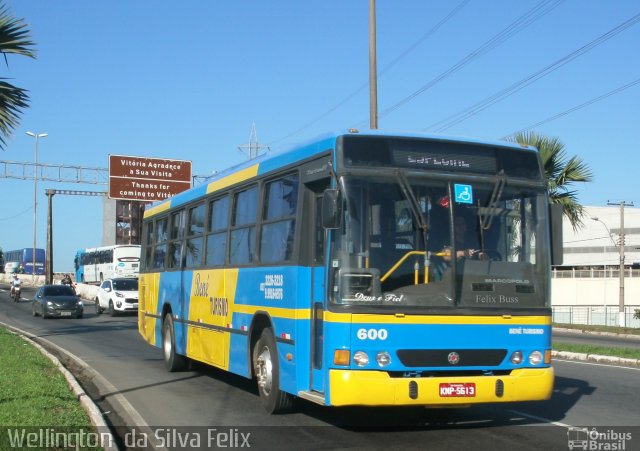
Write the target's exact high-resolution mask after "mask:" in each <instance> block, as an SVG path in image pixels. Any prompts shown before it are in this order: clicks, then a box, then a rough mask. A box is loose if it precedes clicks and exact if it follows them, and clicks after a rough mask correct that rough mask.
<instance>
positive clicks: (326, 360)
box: [322, 312, 360, 405]
mask: <svg viewBox="0 0 640 451" xmlns="http://www.w3.org/2000/svg"><path fill="white" fill-rule="evenodd" d="M332 316H333V315H332V314H331V313H329V312H325V314H324V325H323V327H324V342H323V346H324V350H323V351H324V352H323V357H322V360H323V369H324V371H323V372H322V376H323V379H324V388H325V403H326V405H331V384H330V382H329V377H330V370H331V368H336V367H337V368H344V367H341V366H336V365H335V364H334V363H333V358H334V353H335V351H336V350H339V349H347V350H352V351H351V357H353V353H354V352H355V351H359V350H360V349H352V344H351V341H350V337H351V335H352V333H351V327H352V325H351V320H350V318H351V315H350V314H341V315H338V316H337V318H336V319H337V321H336V320H334V319H332Z"/></svg>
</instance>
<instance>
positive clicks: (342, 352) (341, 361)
mask: <svg viewBox="0 0 640 451" xmlns="http://www.w3.org/2000/svg"><path fill="white" fill-rule="evenodd" d="M350 358H351V353H350V352H349V351H348V350H346V349H336V350H335V351H334V352H333V364H334V365H343V366H349V360H350Z"/></svg>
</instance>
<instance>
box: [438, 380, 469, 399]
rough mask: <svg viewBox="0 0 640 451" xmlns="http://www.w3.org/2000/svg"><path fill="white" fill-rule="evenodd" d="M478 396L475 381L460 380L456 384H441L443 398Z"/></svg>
mask: <svg viewBox="0 0 640 451" xmlns="http://www.w3.org/2000/svg"><path fill="white" fill-rule="evenodd" d="M458 396H460V397H474V396H476V384H475V383H474V382H460V383H455V384H448V383H446V384H440V397H441V398H454V397H458Z"/></svg>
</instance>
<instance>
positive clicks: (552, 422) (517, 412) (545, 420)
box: [507, 409, 573, 428]
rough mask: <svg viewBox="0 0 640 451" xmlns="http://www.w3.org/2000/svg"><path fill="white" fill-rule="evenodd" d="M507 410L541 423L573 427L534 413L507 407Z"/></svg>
mask: <svg viewBox="0 0 640 451" xmlns="http://www.w3.org/2000/svg"><path fill="white" fill-rule="evenodd" d="M507 412H511V413H514V414H516V415H520V416H522V417H525V418H529V419H530V420H536V421H541V422H543V423H548V424H553V425H554V426H560V427H563V428H572V427H573V426H571V425H570V424H567V423H561V422H559V421H553V420H550V419H549V418H543V417H539V416H536V415H531V414H530V413H524V412H520V411H519V410H511V409H507ZM527 426H531V425H530V424H529V425H527Z"/></svg>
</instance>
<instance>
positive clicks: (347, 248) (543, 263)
mask: <svg viewBox="0 0 640 451" xmlns="http://www.w3.org/2000/svg"><path fill="white" fill-rule="evenodd" d="M398 174H399V173H398ZM478 180H479V178H478V177H476V178H473V179H469V180H467V181H465V180H462V181H460V180H458V179H456V181H455V182H453V181H445V180H441V181H440V180H424V179H422V178H410V177H409V178H407V177H406V176H404V175H403V174H402V175H396V176H395V177H389V178H382V177H380V176H379V175H377V176H376V177H356V176H346V177H344V178H343V184H342V186H343V202H344V208H343V210H344V219H343V221H342V227H341V229H338V230H336V231H334V232H335V233H333V234H332V236H333V239H332V267H333V268H335V271H334V277H333V282H332V283H333V289H332V293H333V297H332V302H334V303H338V304H349V305H361V306H372V307H376V308H378V307H386V306H389V307H393V308H395V309H403V308H404V307H406V308H407V309H415V308H416V307H419V308H437V309H442V308H482V309H486V308H501V309H513V308H515V309H517V308H535V307H548V305H547V299H548V296H547V291H548V286H547V279H548V274H547V271H548V269H547V268H548V264H549V256H548V249H549V242H548V239H549V238H548V231H547V230H546V227H545V224H546V222H545V219H544V217H545V216H544V215H545V212H546V209H547V201H546V194H545V192H544V189H542V188H535V189H534V188H530V187H527V186H531V185H527V184H524V185H523V186H522V187H518V185H517V183H514V182H512V181H510V183H506V179H505V178H504V177H502V178H501V177H493V178H488V177H487V178H486V181H478Z"/></svg>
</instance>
